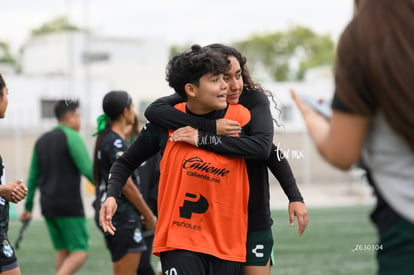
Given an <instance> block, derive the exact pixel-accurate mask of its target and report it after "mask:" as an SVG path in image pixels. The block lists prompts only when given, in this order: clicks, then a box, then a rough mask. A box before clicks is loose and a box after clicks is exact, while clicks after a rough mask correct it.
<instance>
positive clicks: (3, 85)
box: [0, 74, 7, 96]
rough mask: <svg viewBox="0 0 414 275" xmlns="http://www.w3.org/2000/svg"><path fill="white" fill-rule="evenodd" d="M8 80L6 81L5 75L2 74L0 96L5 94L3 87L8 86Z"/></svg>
mask: <svg viewBox="0 0 414 275" xmlns="http://www.w3.org/2000/svg"><path fill="white" fill-rule="evenodd" d="M6 87H7V85H6V82H5V81H4V78H3V75H2V74H0V96H3V89H4V88H6Z"/></svg>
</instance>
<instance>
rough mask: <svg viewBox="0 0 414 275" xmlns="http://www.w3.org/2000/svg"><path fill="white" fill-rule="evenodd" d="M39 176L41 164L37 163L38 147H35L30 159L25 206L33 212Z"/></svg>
mask: <svg viewBox="0 0 414 275" xmlns="http://www.w3.org/2000/svg"><path fill="white" fill-rule="evenodd" d="M38 176H39V166H38V163H37V154H36V147H34V149H33V153H32V159H31V161H30V168H29V176H28V179H27V195H26V202H25V205H24V208H25V210H26V211H29V212H31V211H32V209H33V199H34V195H35V193H36V188H37V182H38Z"/></svg>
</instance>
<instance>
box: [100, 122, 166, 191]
mask: <svg viewBox="0 0 414 275" xmlns="http://www.w3.org/2000/svg"><path fill="white" fill-rule="evenodd" d="M167 138H168V130H166V129H163V128H161V127H158V126H156V125H154V124H152V123H147V124H146V125H145V126H144V127H143V129H142V130H141V132H140V134H139V136H138V138H137V139H136V140H135V141H134V142H133V143H132V145H131V146H130V147H129V148H128V150H126V151H125V153H124V154H123V155H122V156H120V157H119V158H117V159H116V161H115V162H114V164H113V165H112V167H111V169H110V172H109V180H108V197H110V196H112V197H114V198H116V199H118V198H119V197H120V196H121V193H122V188H123V187H124V185H125V183H126V181H127V179H128V177H129V176H130V175H131V173H132V171H134V170H135V169H137V168H138V167H139V166H140V165H141V164H142V163H143V162H144V161H146V160H147V159H148V158H150V157H151V156H153V155H154V154H155V153H157V152H158V151H160V150H161V149H162V148H164V147H165V144H166V141H167Z"/></svg>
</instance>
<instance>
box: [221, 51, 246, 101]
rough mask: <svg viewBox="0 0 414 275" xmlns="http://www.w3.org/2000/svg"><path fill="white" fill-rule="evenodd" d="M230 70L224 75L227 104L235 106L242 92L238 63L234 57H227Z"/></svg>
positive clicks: (241, 79)
mask: <svg viewBox="0 0 414 275" xmlns="http://www.w3.org/2000/svg"><path fill="white" fill-rule="evenodd" d="M228 60H229V61H230V69H229V71H228V72H226V73H225V74H224V79H225V80H226V82H227V102H228V103H229V104H237V103H238V102H239V98H240V95H241V93H242V91H243V78H242V69H241V67H240V63H239V61H238V60H237V58H236V57H234V56H229V57H228Z"/></svg>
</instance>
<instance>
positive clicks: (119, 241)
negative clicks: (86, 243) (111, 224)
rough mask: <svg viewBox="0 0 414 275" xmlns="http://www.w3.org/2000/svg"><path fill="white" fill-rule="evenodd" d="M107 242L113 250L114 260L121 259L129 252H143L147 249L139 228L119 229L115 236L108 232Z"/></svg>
mask: <svg viewBox="0 0 414 275" xmlns="http://www.w3.org/2000/svg"><path fill="white" fill-rule="evenodd" d="M105 242H106V247H107V248H108V249H109V251H110V252H111V258H112V262H117V261H119V260H120V259H121V258H122V257H124V256H125V254H127V253H129V252H142V251H145V250H146V249H147V246H146V245H145V241H144V238H143V237H142V232H141V230H140V229H139V228H136V229H117V230H116V231H115V235H114V236H112V235H110V234H108V233H106V234H105Z"/></svg>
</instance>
